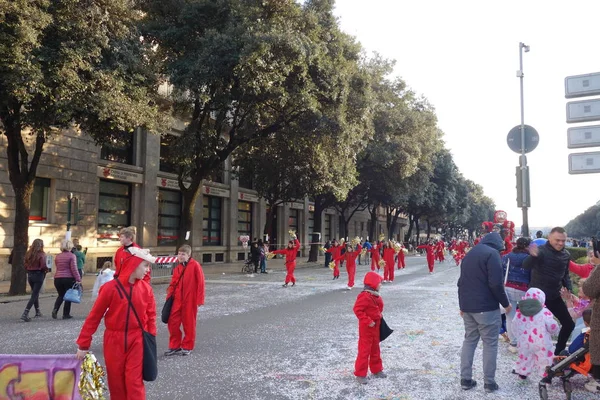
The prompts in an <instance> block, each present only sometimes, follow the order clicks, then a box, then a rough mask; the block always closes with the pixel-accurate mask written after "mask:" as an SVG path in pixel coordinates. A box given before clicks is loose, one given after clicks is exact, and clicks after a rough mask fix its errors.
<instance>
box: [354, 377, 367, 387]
mask: <svg viewBox="0 0 600 400" xmlns="http://www.w3.org/2000/svg"><path fill="white" fill-rule="evenodd" d="M356 382H358V383H360V384H361V385H366V384H367V383H368V382H369V381H368V379H367V378H366V377H364V376H357V377H356Z"/></svg>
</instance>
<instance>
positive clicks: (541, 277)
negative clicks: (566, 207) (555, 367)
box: [523, 227, 575, 355]
mask: <svg viewBox="0 0 600 400" xmlns="http://www.w3.org/2000/svg"><path fill="white" fill-rule="evenodd" d="M566 241H567V232H565V230H564V229H563V228H561V227H556V228H552V230H551V231H550V235H548V241H547V242H546V244H544V245H543V246H539V247H535V246H534V247H532V248H531V249H530V250H529V254H530V256H529V257H527V258H526V259H525V261H523V268H525V269H530V270H531V280H530V281H529V287H536V288H539V289H541V290H543V291H544V294H545V295H546V307H547V308H548V310H550V311H551V312H552V314H554V316H555V317H556V318H557V319H558V321H559V322H560V325H561V327H560V332H559V334H558V341H557V342H556V349H555V350H554V354H555V355H558V354H559V353H560V352H561V351H563V350H564V349H565V347H567V340H568V339H569V336H571V332H573V329H575V323H574V322H573V319H572V318H571V316H570V315H569V310H568V309H567V306H566V304H565V302H564V301H563V299H562V297H561V296H560V292H561V289H562V288H563V287H566V288H567V289H568V290H569V292H572V291H573V287H572V285H571V277H570V276H569V261H570V260H571V256H570V254H569V252H568V251H566V250H565V242H566Z"/></svg>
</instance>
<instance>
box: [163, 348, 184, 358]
mask: <svg viewBox="0 0 600 400" xmlns="http://www.w3.org/2000/svg"><path fill="white" fill-rule="evenodd" d="M179 353H181V349H169V350H167V351H165V357H169V356H174V355H177V354H179Z"/></svg>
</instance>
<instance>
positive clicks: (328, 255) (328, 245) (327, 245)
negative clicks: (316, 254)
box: [323, 240, 331, 268]
mask: <svg viewBox="0 0 600 400" xmlns="http://www.w3.org/2000/svg"><path fill="white" fill-rule="evenodd" d="M323 248H324V249H325V250H329V249H330V248H331V240H328V241H327V242H326V243H325V246H323ZM330 262H331V253H330V252H328V251H325V268H328V267H329V263H330Z"/></svg>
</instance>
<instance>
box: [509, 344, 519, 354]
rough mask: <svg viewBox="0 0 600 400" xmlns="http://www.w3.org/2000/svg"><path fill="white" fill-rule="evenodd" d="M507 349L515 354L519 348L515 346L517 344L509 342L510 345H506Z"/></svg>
mask: <svg viewBox="0 0 600 400" xmlns="http://www.w3.org/2000/svg"><path fill="white" fill-rule="evenodd" d="M508 351H510V352H511V353H513V354H517V353H518V352H519V349H518V348H517V346H513V345H512V344H511V345H510V346H508Z"/></svg>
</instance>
